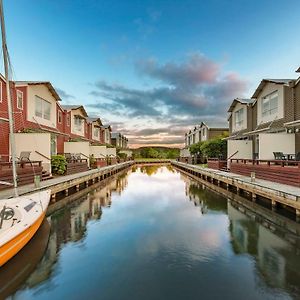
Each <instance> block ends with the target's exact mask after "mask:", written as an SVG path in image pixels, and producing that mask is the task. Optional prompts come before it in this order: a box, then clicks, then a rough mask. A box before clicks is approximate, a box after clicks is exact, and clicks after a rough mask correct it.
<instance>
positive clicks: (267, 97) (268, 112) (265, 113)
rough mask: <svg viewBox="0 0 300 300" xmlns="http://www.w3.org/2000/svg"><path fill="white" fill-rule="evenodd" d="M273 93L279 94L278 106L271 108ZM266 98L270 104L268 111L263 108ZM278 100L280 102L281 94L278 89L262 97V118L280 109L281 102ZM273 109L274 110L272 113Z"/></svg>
mask: <svg viewBox="0 0 300 300" xmlns="http://www.w3.org/2000/svg"><path fill="white" fill-rule="evenodd" d="M273 94H277V107H276V108H272V109H271V108H270V101H271V96H272V95H273ZM272 99H273V98H272ZM265 100H267V102H268V106H269V109H268V110H266V111H264V110H263V109H264V101H265ZM278 102H279V95H278V91H277V90H276V91H274V92H272V93H270V94H268V95H266V96H264V97H262V99H261V117H262V119H263V118H266V117H268V116H272V115H274V114H276V113H278V109H279V103H278ZM271 111H273V112H272V113H271Z"/></svg>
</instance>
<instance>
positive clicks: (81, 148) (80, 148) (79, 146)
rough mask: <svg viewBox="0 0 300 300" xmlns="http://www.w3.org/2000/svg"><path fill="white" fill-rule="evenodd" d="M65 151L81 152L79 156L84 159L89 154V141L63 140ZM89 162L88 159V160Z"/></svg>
mask: <svg viewBox="0 0 300 300" xmlns="http://www.w3.org/2000/svg"><path fill="white" fill-rule="evenodd" d="M64 151H65V153H74V154H76V153H78V154H79V153H82V154H84V155H85V156H83V155H81V158H83V159H85V158H87V157H89V156H90V143H89V142H64ZM88 162H89V160H88Z"/></svg>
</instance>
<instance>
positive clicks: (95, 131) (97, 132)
mask: <svg viewBox="0 0 300 300" xmlns="http://www.w3.org/2000/svg"><path fill="white" fill-rule="evenodd" d="M94 136H95V137H98V136H99V128H98V127H94Z"/></svg>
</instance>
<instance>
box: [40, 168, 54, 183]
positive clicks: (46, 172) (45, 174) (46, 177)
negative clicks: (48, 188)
mask: <svg viewBox="0 0 300 300" xmlns="http://www.w3.org/2000/svg"><path fill="white" fill-rule="evenodd" d="M51 178H53V176H52V174H50V173H49V172H48V171H45V170H43V172H42V181H45V180H48V179H51Z"/></svg>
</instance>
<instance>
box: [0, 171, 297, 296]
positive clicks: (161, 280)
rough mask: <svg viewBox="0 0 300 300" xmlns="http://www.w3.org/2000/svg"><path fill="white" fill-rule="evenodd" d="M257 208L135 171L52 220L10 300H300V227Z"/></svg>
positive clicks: (7, 287)
mask: <svg viewBox="0 0 300 300" xmlns="http://www.w3.org/2000/svg"><path fill="white" fill-rule="evenodd" d="M247 203H249V201H248V200H245V205H243V201H239V202H235V201H234V200H230V199H228V197H224V195H220V194H218V193H216V192H214V191H211V190H209V189H208V188H206V187H205V186H204V185H203V184H201V183H199V182H196V181H194V180H193V179H191V178H189V177H187V176H186V175H184V174H181V173H179V172H178V171H176V170H175V169H173V168H172V167H171V166H143V167H133V168H132V169H131V170H129V171H126V172H123V173H120V174H119V175H116V176H115V178H112V179H109V180H108V181H107V182H106V183H105V185H103V184H102V185H99V186H95V189H93V190H92V191H90V192H89V193H88V194H86V195H84V196H83V197H81V198H80V199H77V200H75V201H73V202H70V203H69V204H67V205H66V206H65V207H64V208H63V209H60V210H57V211H55V212H53V213H52V214H51V215H50V216H48V218H47V221H46V222H44V223H43V225H42V227H41V228H40V230H39V232H38V234H37V235H36V236H35V238H34V239H33V240H32V241H31V242H30V243H29V244H28V245H27V246H26V247H25V248H24V249H23V251H22V252H21V253H20V254H18V255H17V256H16V257H15V258H14V259H13V260H11V261H10V262H9V263H8V264H7V265H5V266H4V267H3V268H2V269H0V299H4V298H5V297H11V298H12V299H105V300H106V299H143V300H145V299H172V300H173V299H297V298H298V299H299V298H300V246H299V245H300V238H299V235H300V225H299V224H298V223H296V222H293V221H290V220H288V219H287V218H286V217H284V216H281V217H279V218H280V219H279V221H278V217H276V218H277V222H276V224H275V223H274V225H272V222H271V221H270V217H269V218H268V220H267V219H266V220H265V219H264V217H263V215H264V208H261V209H260V208H259V207H257V216H256V214H254V213H253V211H251V208H250V209H249V208H247ZM253 205H255V204H253ZM252 209H253V207H252ZM258 214H259V216H258ZM278 223H281V224H282V227H280V226H278Z"/></svg>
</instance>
